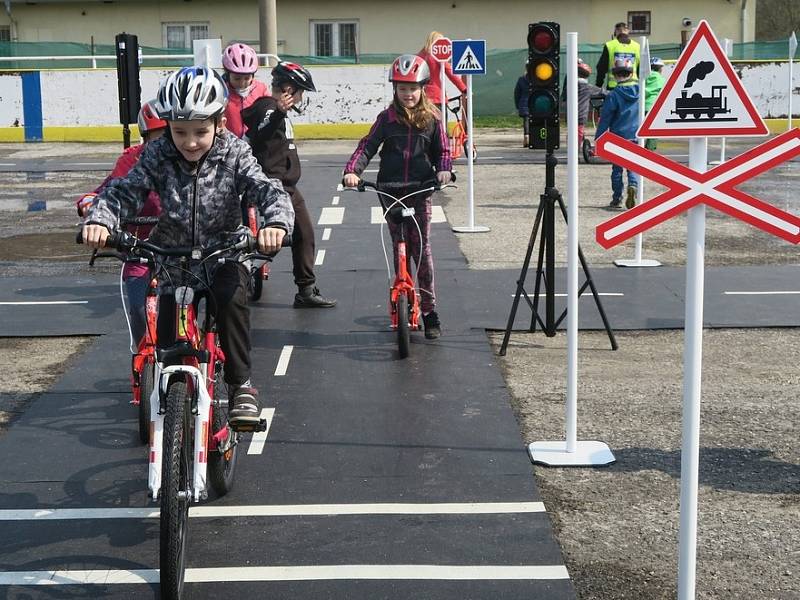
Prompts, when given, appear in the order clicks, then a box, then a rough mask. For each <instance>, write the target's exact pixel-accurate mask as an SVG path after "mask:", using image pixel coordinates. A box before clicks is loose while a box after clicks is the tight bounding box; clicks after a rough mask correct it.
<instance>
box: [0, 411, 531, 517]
mask: <svg viewBox="0 0 800 600" xmlns="http://www.w3.org/2000/svg"><path fill="white" fill-rule="evenodd" d="M265 411H271V412H270V413H269V414H270V415H273V416H274V413H275V409H274V408H265V409H264V410H263V411H262V417H264V412H265ZM270 418H272V417H270ZM254 437H255V436H254ZM543 512H546V510H545V506H544V503H542V502H432V503H414V502H382V503H381V502H379V503H372V504H262V505H244V506H224V505H214V504H203V505H198V506H192V507H191V508H190V509H189V516H190V517H193V518H198V519H200V518H218V517H292V516H303V517H308V516H337V515H490V514H494V515H502V514H524V513H543ZM158 516H159V509H158V508H53V509H46V508H32V509H4V510H0V521H67V520H75V519H157V518H158Z"/></svg>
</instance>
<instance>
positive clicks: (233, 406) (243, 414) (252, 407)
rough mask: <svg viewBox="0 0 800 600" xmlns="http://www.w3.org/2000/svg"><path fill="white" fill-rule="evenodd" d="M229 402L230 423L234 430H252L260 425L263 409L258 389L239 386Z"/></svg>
mask: <svg viewBox="0 0 800 600" xmlns="http://www.w3.org/2000/svg"><path fill="white" fill-rule="evenodd" d="M229 401H230V410H229V411H228V421H229V422H230V424H231V427H232V428H233V429H234V430H237V429H245V430H250V429H252V428H253V427H255V426H257V425H258V422H259V421H260V419H261V407H260V406H259V403H258V390H257V389H256V388H254V387H249V386H239V387H237V388H236V389H235V390H234V391H233V394H230V396H229Z"/></svg>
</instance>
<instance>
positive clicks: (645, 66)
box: [614, 36, 661, 267]
mask: <svg viewBox="0 0 800 600" xmlns="http://www.w3.org/2000/svg"><path fill="white" fill-rule="evenodd" d="M639 47H640V48H641V51H640V56H641V58H640V59H639V125H640V126H641V124H642V122H643V121H644V114H645V109H644V104H645V100H646V98H645V81H646V80H647V78H648V77H649V76H650V44H649V43H648V41H647V38H646V37H644V36H642V37H641V38H640V41H639ZM644 143H645V138H643V137H640V138H639V146H641V147H642V148H644ZM636 177H637V178H638V180H639V187H638V188H637V189H636V191H637V198H636V204H641V203H642V202H644V177H642V176H641V175H637V176H636ZM642 239H643V234H641V233H639V234H637V235H636V238H635V239H634V247H633V260H631V259H628V258H621V259H617V260H615V261H614V264H615V265H617V266H618V267H660V266H661V263H660V262H659V261H657V260H653V259H647V258H642Z"/></svg>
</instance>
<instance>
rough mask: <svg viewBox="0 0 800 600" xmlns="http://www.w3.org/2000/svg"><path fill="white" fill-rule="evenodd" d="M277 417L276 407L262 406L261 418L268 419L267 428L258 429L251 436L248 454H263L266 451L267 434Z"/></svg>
mask: <svg viewBox="0 0 800 600" xmlns="http://www.w3.org/2000/svg"><path fill="white" fill-rule="evenodd" d="M274 417H275V409H274V408H262V409H261V418H262V419H266V420H267V428H266V430H264V431H256V432H255V433H254V434H253V437H252V438H250V446H248V448H247V454H261V453H262V452H264V445H265V444H266V443H267V435H268V434H269V428H270V427H271V426H272V419H273V418H274Z"/></svg>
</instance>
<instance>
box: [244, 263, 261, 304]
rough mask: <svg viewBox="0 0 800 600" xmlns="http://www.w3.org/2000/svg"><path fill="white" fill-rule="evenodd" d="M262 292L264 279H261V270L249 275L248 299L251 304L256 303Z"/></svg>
mask: <svg viewBox="0 0 800 600" xmlns="http://www.w3.org/2000/svg"><path fill="white" fill-rule="evenodd" d="M263 291H264V279H263V278H262V277H261V269H257V270H255V271H253V272H252V273H250V281H248V283H247V292H248V297H249V298H250V301H251V302H257V301H258V300H259V298H261V294H262V292H263Z"/></svg>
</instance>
